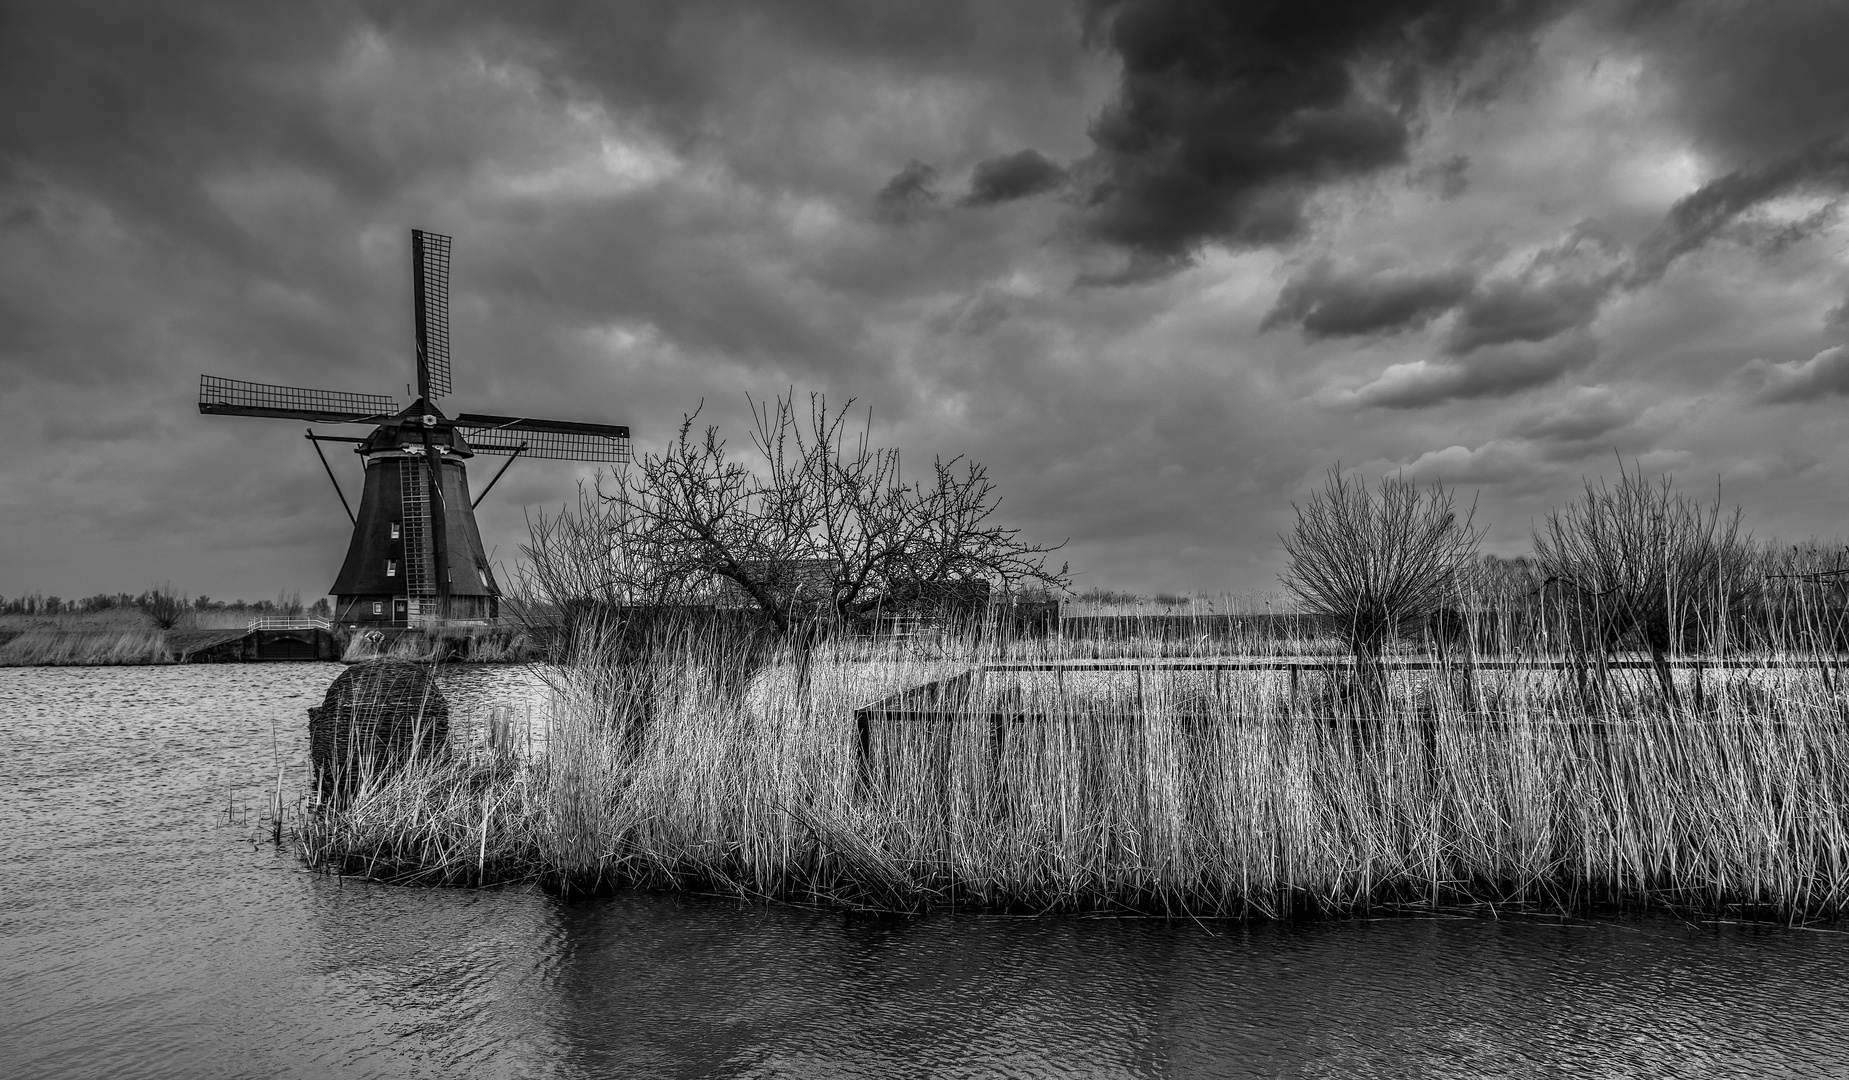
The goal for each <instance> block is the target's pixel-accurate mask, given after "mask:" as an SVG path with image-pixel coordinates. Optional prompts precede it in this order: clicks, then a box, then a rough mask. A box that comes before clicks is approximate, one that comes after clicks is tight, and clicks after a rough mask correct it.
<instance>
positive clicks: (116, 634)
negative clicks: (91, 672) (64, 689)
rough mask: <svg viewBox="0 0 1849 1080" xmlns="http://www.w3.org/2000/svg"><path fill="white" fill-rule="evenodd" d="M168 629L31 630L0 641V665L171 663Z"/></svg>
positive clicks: (171, 652)
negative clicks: (0, 642) (2, 641)
mask: <svg viewBox="0 0 1849 1080" xmlns="http://www.w3.org/2000/svg"><path fill="white" fill-rule="evenodd" d="M174 659H175V658H174V655H173V650H172V649H171V648H170V647H169V646H168V644H167V632H166V631H165V630H160V629H155V628H151V627H124V628H121V629H104V630H61V629H30V630H25V631H22V632H21V633H19V634H18V635H17V636H15V637H13V638H11V639H10V640H8V641H7V642H6V643H5V644H0V667H33V666H39V665H52V666H73V667H74V666H80V665H85V664H170V663H173V662H174Z"/></svg>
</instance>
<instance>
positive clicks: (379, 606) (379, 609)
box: [372, 600, 385, 615]
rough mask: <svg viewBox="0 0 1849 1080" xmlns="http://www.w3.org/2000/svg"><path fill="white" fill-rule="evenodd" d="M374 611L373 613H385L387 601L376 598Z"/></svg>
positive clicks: (373, 603) (373, 604)
mask: <svg viewBox="0 0 1849 1080" xmlns="http://www.w3.org/2000/svg"><path fill="white" fill-rule="evenodd" d="M372 613H373V614H374V615H383V614H385V601H383V600H374V601H373V602H372Z"/></svg>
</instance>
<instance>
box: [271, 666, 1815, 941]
mask: <svg viewBox="0 0 1849 1080" xmlns="http://www.w3.org/2000/svg"><path fill="white" fill-rule="evenodd" d="M723 644H724V643H723V642H718V643H715V642H711V641H708V642H705V643H701V642H699V641H697V640H695V639H694V638H692V637H689V636H686V635H683V636H681V637H680V638H678V639H673V640H668V641H664V642H660V643H657V645H656V647H654V648H651V649H649V650H644V651H643V653H642V654H641V655H640V656H638V653H637V651H636V650H634V649H629V650H626V651H625V650H618V649H613V648H610V647H608V644H607V643H605V642H600V641H598V640H594V639H593V637H587V638H586V639H585V640H581V641H579V642H578V643H577V648H576V649H575V650H574V655H573V657H572V660H571V662H570V663H568V664H567V665H565V666H563V667H561V668H559V669H557V670H556V671H555V678H556V680H557V691H558V696H559V701H560V705H559V708H558V710H557V713H556V716H555V718H554V720H553V722H552V724H551V726H550V728H549V730H547V731H545V732H543V733H542V735H541V737H540V738H538V739H537V740H536V743H537V744H538V745H541V746H543V749H542V750H539V751H536V752H535V753H533V754H531V755H520V754H515V753H512V752H510V751H508V750H507V749H505V746H503V747H501V748H499V749H492V750H490V749H487V748H478V749H474V750H464V749H460V748H459V749H457V750H455V751H454V752H452V753H450V754H449V755H447V756H443V757H438V758H431V759H428V760H425V761H422V762H419V763H417V764H416V765H415V766H414V767H412V768H411V769H409V770H407V771H405V772H403V773H400V774H398V775H396V776H393V777H390V778H383V779H376V780H375V781H373V782H370V783H368V784H367V785H366V786H365V787H363V788H362V790H360V791H359V792H358V793H357V794H356V795H355V796H354V797H353V798H352V799H351V801H349V802H347V803H345V804H343V805H342V806H340V807H337V808H329V809H327V810H325V811H324V812H323V813H321V814H319V815H317V816H315V817H314V818H313V819H312V820H311V821H310V823H309V825H308V827H307V828H306V829H305V830H304V855H305V856H306V857H307V858H308V859H309V861H310V862H312V863H314V864H316V865H321V866H324V867H328V868H331V869H335V870H340V871H343V872H348V873H365V874H370V875H373V876H376V877H381V878H391V879H396V880H408V881H423V882H432V883H468V884H478V883H491V882H498V881H515V880H536V881H542V882H545V883H547V884H549V885H551V886H553V887H558V888H564V889H599V888H608V887H614V886H625V885H636V886H644V887H658V888H678V889H695V890H702V891H714V892H722V893H727V894H733V895H738V896H747V897H762V898H775V899H780V900H788V901H795V902H819V903H826V904H841V905H847V906H853V907H864V908H876V909H883V910H902V911H915V910H920V909H924V908H928V907H943V906H951V907H956V906H965V905H974V906H981V907H985V908H997V909H1008V910H1016V911H1031V912H1050V911H1092V910H1137V911H1153V912H1166V913H1171V914H1177V915H1179V914H1183V913H1186V914H1190V915H1197V916H1285V915H1291V914H1295V913H1304V912H1324V913H1329V912H1348V911H1355V910H1364V909H1367V908H1370V907H1376V906H1381V905H1406V904H1416V905H1449V904H1516V905H1529V906H1539V907H1545V908H1548V909H1560V910H1583V909H1588V908H1595V907H1600V906H1604V905H1619V906H1632V905H1669V906H1672V907H1676V908H1679V909H1684V910H1692V911H1706V912H1732V913H1747V914H1754V915H1762V916H1777V917H1783V918H1796V917H1811V916H1833V915H1835V914H1837V913H1838V912H1839V911H1841V909H1842V907H1843V905H1844V901H1845V896H1846V894H1849V712H1846V709H1845V702H1844V699H1843V697H1842V695H1841V694H1840V693H1839V689H1838V688H1839V687H1840V681H1839V676H1838V675H1837V674H1836V673H1835V671H1834V668H1833V666H1832V665H1833V661H1832V662H1830V663H1817V664H1810V665H1809V666H1805V664H1804V661H1803V658H1801V657H1797V656H1785V657H1768V659H1775V660H1780V661H1781V662H1789V663H1791V664H1795V665H1796V666H1784V667H1767V668H1763V669H1758V670H1750V669H1727V670H1723V671H1718V672H1717V671H1708V672H1706V673H1699V674H1697V673H1691V672H1682V673H1680V675H1679V676H1678V677H1681V678H1684V679H1690V678H1697V677H1699V678H1703V679H1705V680H1706V682H1705V688H1706V692H1705V693H1703V694H1700V695H1695V694H1684V695H1682V697H1681V699H1680V701H1681V702H1682V704H1671V703H1670V702H1668V701H1666V700H1665V699H1664V698H1663V696H1662V695H1661V694H1659V693H1657V691H1656V687H1655V682H1654V679H1655V676H1654V674H1648V675H1647V676H1646V674H1645V673H1627V672H1624V671H1618V672H1616V673H1614V676H1613V680H1614V681H1613V688H1612V692H1611V693H1610V694H1609V695H1608V696H1607V697H1606V698H1604V699H1602V702H1603V704H1602V707H1601V708H1600V709H1599V710H1598V711H1596V712H1588V711H1587V710H1586V708H1585V707H1584V704H1583V699H1582V698H1581V697H1580V696H1578V695H1577V694H1575V693H1573V692H1571V688H1570V687H1569V686H1568V685H1567V683H1568V680H1567V679H1564V678H1563V677H1562V675H1561V673H1560V672H1559V671H1557V670H1555V669H1554V668H1553V667H1552V666H1550V665H1544V664H1541V663H1533V664H1529V665H1527V666H1521V667H1517V668H1515V669H1513V670H1471V669H1469V668H1462V667H1460V668H1456V669H1440V670H1436V671H1412V672H1394V673H1392V674H1391V675H1390V676H1389V678H1388V681H1387V685H1386V687H1385V702H1384V705H1383V706H1382V707H1379V708H1377V709H1370V710H1369V715H1367V716H1365V717H1361V716H1354V715H1344V714H1343V711H1342V705H1341V703H1342V702H1343V701H1344V697H1343V695H1342V694H1341V692H1340V683H1341V677H1340V676H1339V675H1331V674H1305V675H1304V676H1303V677H1302V678H1301V679H1298V680H1293V679H1291V678H1290V677H1288V676H1287V675H1286V674H1285V673H1283V672H1277V671H1225V672H1181V671H1164V670H1160V669H1159V668H1157V667H1155V666H1148V665H1146V666H1144V667H1142V668H1140V669H1139V668H1137V667H1136V666H1134V665H1132V666H1130V667H1126V668H1125V669H1124V670H1122V671H1115V672H1083V671H1053V672H1048V671H1019V670H1007V669H1005V668H1000V667H997V666H996V664H997V662H998V661H999V660H1001V659H1003V658H1002V657H1000V656H998V655H996V654H995V653H993V652H990V653H987V654H984V653H983V652H982V651H981V650H980V649H977V648H976V647H974V646H970V647H967V648H965V649H961V650H959V649H952V648H939V649H937V650H935V651H932V650H921V649H915V648H910V647H905V648H901V647H896V646H881V645H878V644H873V643H865V642H861V643H842V644H824V645H822V646H820V647H817V648H815V649H812V650H810V651H807V652H803V653H785V654H775V655H770V656H768V657H762V658H760V659H759V660H758V661H756V662H754V664H753V665H752V667H751V669H750V670H746V671H738V670H729V665H735V664H737V663H738V662H739V661H738V659H737V657H738V654H737V653H736V652H735V651H728V650H727V649H726V648H724V647H723ZM618 657H620V658H621V659H620V660H619V659H618ZM1633 676H1634V677H1633ZM959 677H963V678H961V679H959ZM943 680H953V681H952V682H951V683H950V685H952V686H956V687H963V688H966V689H965V692H963V693H961V694H957V695H951V696H950V697H949V698H947V699H945V700H946V701H947V702H948V703H947V704H945V703H943V702H940V703H939V711H938V712H936V713H935V714H932V713H929V712H928V711H927V712H924V713H919V712H918V711H916V710H914V712H913V713H912V714H911V715H909V716H908V717H906V718H901V719H887V720H876V721H874V722H872V723H871V724H869V725H868V726H867V728H866V736H865V737H866V742H865V750H864V753H863V748H862V742H861V732H860V728H859V726H858V725H857V723H856V719H855V712H856V710H857V709H861V708H862V707H864V706H867V705H869V704H870V703H873V702H876V701H880V700H882V699H887V698H889V697H890V696H891V695H894V694H898V693H899V692H901V691H903V690H905V689H907V688H910V687H917V686H920V685H923V684H930V683H934V682H936V683H941V682H942V681H943ZM1696 701H1698V702H1699V703H1700V704H1699V705H1692V704H1688V703H1689V702H1696Z"/></svg>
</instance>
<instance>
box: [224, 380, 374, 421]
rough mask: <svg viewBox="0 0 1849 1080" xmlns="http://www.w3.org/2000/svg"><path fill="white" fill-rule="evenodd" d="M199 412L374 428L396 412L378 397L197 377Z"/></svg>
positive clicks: (342, 391)
mask: <svg viewBox="0 0 1849 1080" xmlns="http://www.w3.org/2000/svg"><path fill="white" fill-rule="evenodd" d="M199 411H200V412H202V413H217V414H220V415H230V416H276V417H281V418H283V419H287V420H315V421H319V422H321V423H324V424H376V423H378V422H379V421H380V420H381V419H383V418H385V417H388V416H391V415H392V414H393V413H396V412H397V411H398V403H397V402H395V401H393V400H392V399H391V398H389V397H386V396H384V395H382V394H350V393H347V392H346V391H344V390H307V389H304V388H302V387H299V386H275V385H272V384H270V383H255V382H245V381H244V380H242V379H224V378H220V377H219V376H217V375H201V376H199Z"/></svg>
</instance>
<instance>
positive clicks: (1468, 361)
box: [1350, 334, 1599, 409]
mask: <svg viewBox="0 0 1849 1080" xmlns="http://www.w3.org/2000/svg"><path fill="white" fill-rule="evenodd" d="M1598 355H1599V347H1598V343H1597V342H1596V341H1593V340H1592V339H1591V337H1590V336H1588V335H1585V334H1574V335H1570V336H1568V337H1566V338H1564V339H1562V340H1560V341H1555V342H1548V343H1545V344H1541V345H1536V344H1531V343H1526V342H1520V343H1514V344H1506V345H1501V346H1498V347H1495V348H1488V349H1484V350H1482V351H1480V352H1477V353H1475V354H1474V355H1471V356H1468V357H1464V358H1462V359H1446V360H1419V361H1414V362H1413V363H1409V364H1395V365H1393V366H1392V367H1389V368H1388V369H1387V370H1386V371H1384V372H1382V373H1381V375H1380V377H1379V378H1377V379H1375V380H1374V381H1373V382H1370V383H1368V384H1367V385H1365V386H1363V387H1361V388H1360V389H1359V390H1356V391H1354V392H1353V394H1352V395H1351V397H1350V401H1351V403H1352V404H1354V405H1358V406H1361V407H1373V408H1381V409H1421V408H1425V407H1427V406H1430V405H1437V404H1440V403H1442V402H1446V401H1458V400H1469V399H1472V398H1495V397H1507V396H1508V395H1510V394H1514V393H1517V392H1519V391H1522V390H1529V389H1532V388H1534V387H1537V386H1544V385H1546V384H1548V383H1551V382H1553V381H1554V380H1556V379H1558V378H1560V377H1561V376H1562V375H1564V374H1565V373H1567V372H1568V371H1572V370H1574V369H1576V368H1582V367H1585V366H1586V365H1588V364H1590V363H1592V362H1593V361H1594V360H1596V359H1598Z"/></svg>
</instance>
